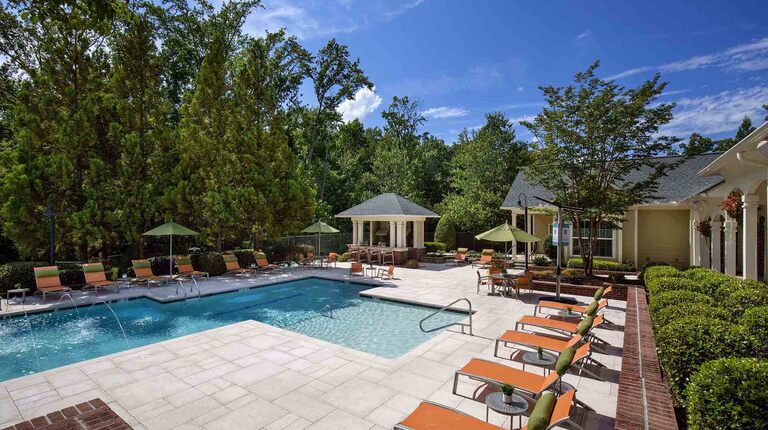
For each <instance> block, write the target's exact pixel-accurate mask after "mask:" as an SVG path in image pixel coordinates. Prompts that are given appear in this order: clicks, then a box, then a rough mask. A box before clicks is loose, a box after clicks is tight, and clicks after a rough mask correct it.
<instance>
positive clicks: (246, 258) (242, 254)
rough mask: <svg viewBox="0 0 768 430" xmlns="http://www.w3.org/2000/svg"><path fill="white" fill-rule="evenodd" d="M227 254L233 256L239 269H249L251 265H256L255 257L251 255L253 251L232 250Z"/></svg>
mask: <svg viewBox="0 0 768 430" xmlns="http://www.w3.org/2000/svg"><path fill="white" fill-rule="evenodd" d="M229 252H231V253H232V254H235V257H237V263H238V264H239V265H240V267H251V265H254V264H256V256H255V255H254V253H253V249H234V250H232V251H229Z"/></svg>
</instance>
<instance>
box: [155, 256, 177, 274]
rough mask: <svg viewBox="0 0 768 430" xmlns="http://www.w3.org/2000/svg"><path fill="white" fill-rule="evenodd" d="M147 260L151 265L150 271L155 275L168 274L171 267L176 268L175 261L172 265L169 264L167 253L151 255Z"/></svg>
mask: <svg viewBox="0 0 768 430" xmlns="http://www.w3.org/2000/svg"><path fill="white" fill-rule="evenodd" d="M148 260H149V264H150V265H151V266H152V273H153V274H154V275H156V276H165V275H170V274H171V273H169V271H170V269H171V267H173V268H174V269H176V264H175V263H174V265H173V266H170V263H169V260H168V256H167V255H160V256H158V257H152V258H149V259H148ZM174 272H178V270H174Z"/></svg>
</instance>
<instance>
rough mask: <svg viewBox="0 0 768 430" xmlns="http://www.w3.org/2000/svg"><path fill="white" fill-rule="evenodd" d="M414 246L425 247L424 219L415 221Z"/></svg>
mask: <svg viewBox="0 0 768 430" xmlns="http://www.w3.org/2000/svg"><path fill="white" fill-rule="evenodd" d="M413 247H414V248H424V221H414V222H413Z"/></svg>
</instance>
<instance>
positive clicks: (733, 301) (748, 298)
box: [722, 287, 768, 318]
mask: <svg viewBox="0 0 768 430" xmlns="http://www.w3.org/2000/svg"><path fill="white" fill-rule="evenodd" d="M765 305H768V288H765V287H763V288H743V289H740V290H736V291H734V292H733V293H731V294H730V295H729V296H728V297H727V298H726V299H725V301H723V302H722V306H723V308H724V309H725V310H727V311H728V312H730V313H731V314H732V315H735V317H736V318H738V317H740V316H741V315H743V314H744V311H746V310H747V309H749V308H754V307H757V306H765Z"/></svg>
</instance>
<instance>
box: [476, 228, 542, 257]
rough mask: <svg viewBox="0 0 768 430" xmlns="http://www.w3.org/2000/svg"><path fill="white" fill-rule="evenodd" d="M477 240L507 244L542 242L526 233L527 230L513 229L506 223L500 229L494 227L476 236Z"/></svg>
mask: <svg viewBox="0 0 768 430" xmlns="http://www.w3.org/2000/svg"><path fill="white" fill-rule="evenodd" d="M475 238H476V239H480V240H487V241H489V242H504V243H505V244H506V243H509V242H523V243H532V242H538V241H540V240H541V239H539V238H538V237H536V236H534V235H532V234H530V233H528V232H526V231H525V230H521V229H519V228H517V227H512V226H511V225H509V224H508V223H506V222H505V223H504V224H502V225H500V226H498V227H494V228H492V229H490V230H488V231H486V232H484V233H480V234H478V235H477V236H475ZM505 248H506V245H505ZM505 254H506V249H505Z"/></svg>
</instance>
